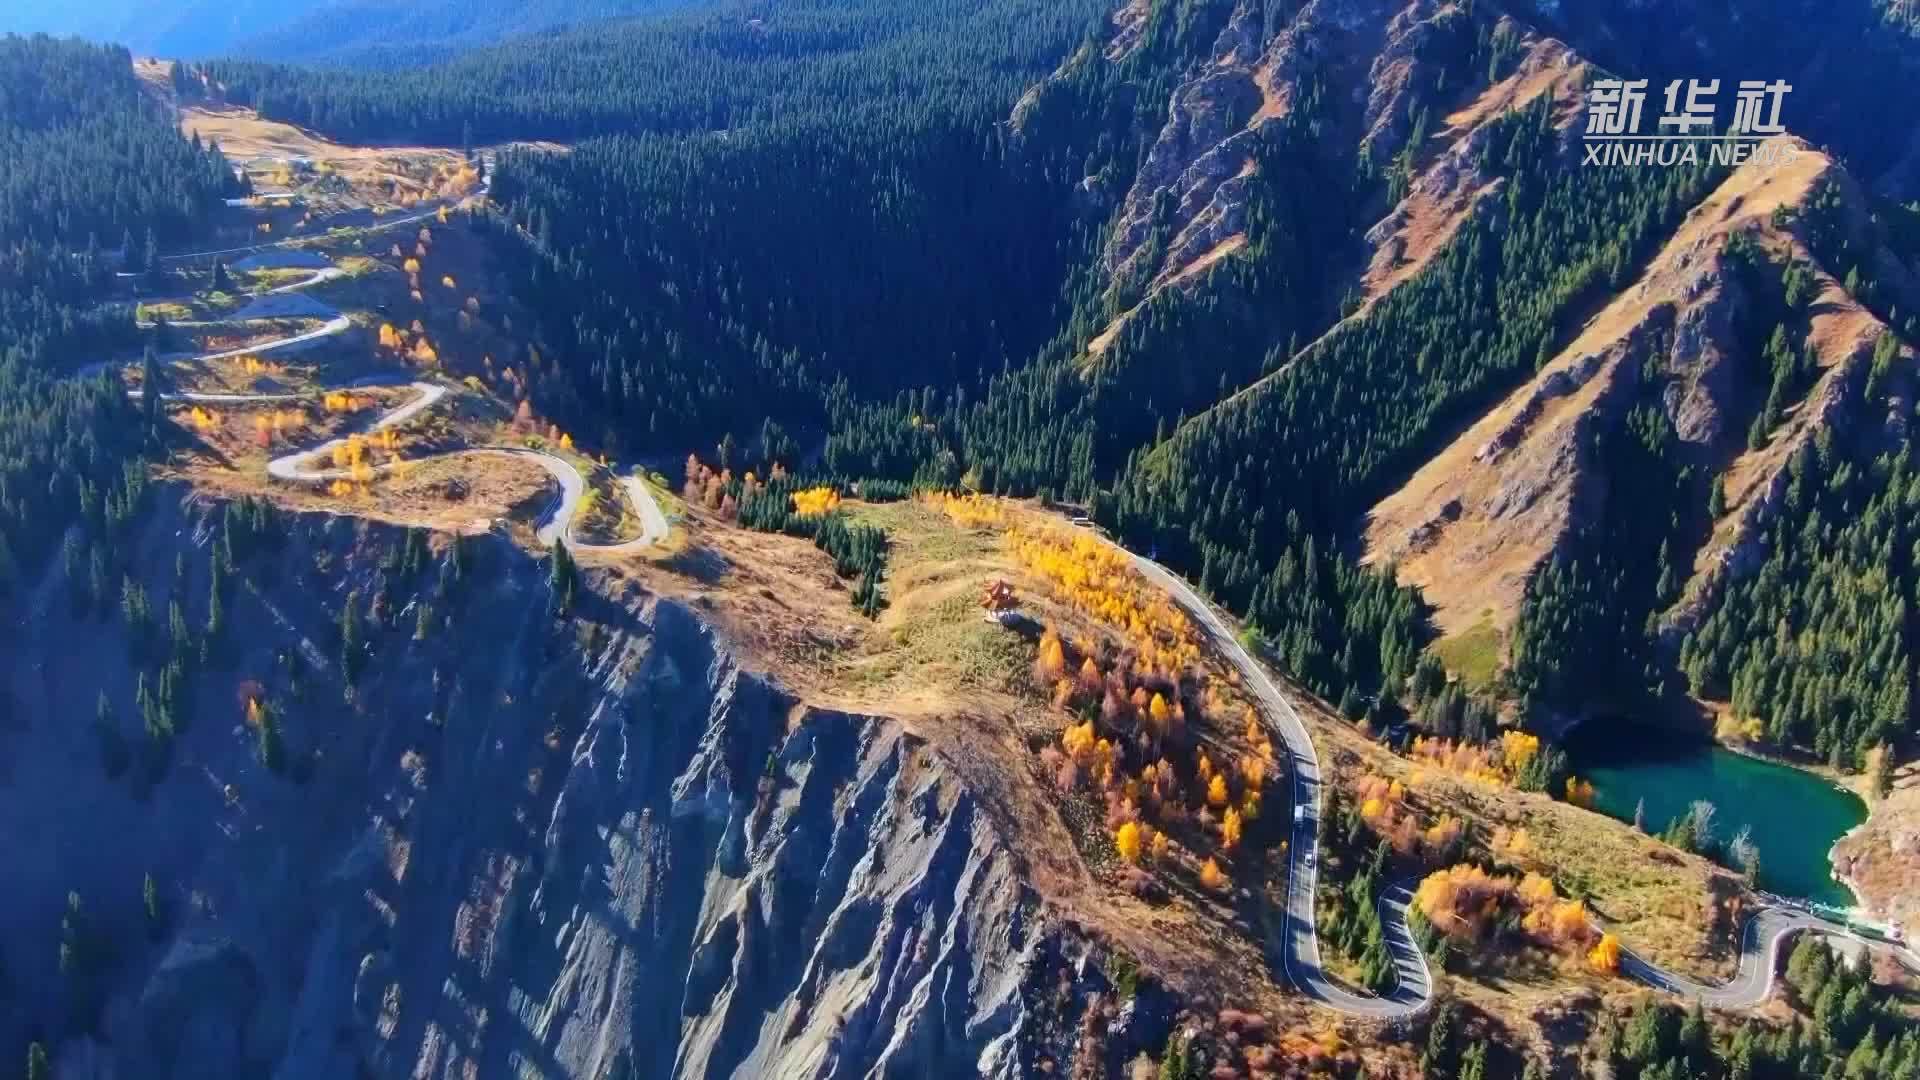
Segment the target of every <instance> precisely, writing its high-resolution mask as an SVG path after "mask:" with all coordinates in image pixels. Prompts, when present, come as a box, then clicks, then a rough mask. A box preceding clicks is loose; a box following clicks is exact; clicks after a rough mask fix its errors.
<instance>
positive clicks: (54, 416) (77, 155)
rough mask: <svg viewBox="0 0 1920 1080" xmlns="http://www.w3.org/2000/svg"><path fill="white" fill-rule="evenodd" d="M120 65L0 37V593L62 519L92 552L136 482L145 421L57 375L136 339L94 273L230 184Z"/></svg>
mask: <svg viewBox="0 0 1920 1080" xmlns="http://www.w3.org/2000/svg"><path fill="white" fill-rule="evenodd" d="M131 65H132V58H131V57H130V56H129V55H128V54H127V51H126V50H125V49H123V48H119V47H103V46H92V45H84V44H81V43H79V42H75V41H53V40H50V39H47V38H31V39H27V38H18V37H5V38H0V594H7V595H13V596H14V599H15V601H16V602H18V601H19V600H20V598H19V596H18V595H17V590H18V589H19V588H20V587H21V585H22V583H23V581H24V580H34V579H33V578H31V577H30V576H25V575H27V574H28V573H29V572H30V571H31V570H33V569H34V568H36V567H38V566H40V565H41V564H42V563H43V561H44V559H45V557H46V556H47V554H48V553H49V552H50V551H52V550H53V549H54V548H56V547H58V546H59V545H60V543H61V539H62V536H63V534H65V533H66V532H67V527H68V526H69V524H71V523H73V522H75V521H76V520H83V521H84V523H85V528H86V531H87V533H88V534H89V535H90V536H91V537H92V539H93V542H94V544H95V545H96V546H95V547H94V548H93V558H94V560H95V561H96V562H99V561H100V560H101V559H102V558H103V555H102V554H101V550H102V549H101V548H100V547H99V546H97V545H98V544H100V543H101V542H103V541H104V540H105V538H106V536H107V534H108V533H109V532H110V531H112V530H113V529H116V528H118V527H119V526H120V525H121V524H122V523H123V522H124V520H125V519H126V518H127V517H128V516H129V515H130V514H131V512H132V510H133V504H134V502H135V501H136V500H137V499H138V497H139V491H140V487H141V474H140V473H139V471H138V470H137V469H135V468H133V467H132V466H133V464H134V463H133V461H132V456H133V455H134V454H136V453H137V452H138V450H139V448H140V445H141V442H142V439H143V433H142V431H141V430H140V429H139V425H138V424H137V423H136V422H135V421H136V419H137V414H136V412H135V410H134V409H133V408H132V407H131V406H130V405H129V403H128V402H127V400H126V396H125V394H124V393H123V392H121V391H120V390H118V389H117V384H115V385H114V386H112V387H110V386H109V385H108V384H107V383H106V382H104V381H102V380H98V379H94V380H71V379H64V378H60V377H59V376H60V375H63V374H64V373H65V372H66V370H70V368H71V367H73V366H78V362H79V361H83V360H85V359H87V358H91V357H96V356H104V355H107V354H109V353H111V352H113V351H115V350H123V349H126V348H128V347H132V348H134V349H138V348H139V346H140V337H139V335H138V333H137V331H136V330H135V328H134V324H133V315H132V312H131V311H130V310H128V309H124V308H123V309H108V310H102V309H101V308H100V306H99V301H100V299H101V297H102V295H103V293H104V290H105V288H106V286H107V285H108V283H109V282H110V281H111V279H112V277H113V275H114V273H115V272H116V270H118V269H119V268H120V267H122V266H123V265H128V266H130V267H137V266H138V265H139V263H140V260H142V259H143V258H145V257H146V254H147V253H150V252H153V251H155V250H157V249H158V248H159V246H160V245H174V244H178V243H180V242H182V241H183V240H185V239H186V238H188V237H190V236H192V235H193V234H194V232H195V231H196V229H198V228H199V227H200V226H202V225H203V224H204V222H205V221H206V219H207V217H208V216H209V215H210V214H211V213H212V211H213V210H214V208H215V207H217V206H218V205H219V202H220V200H221V198H223V197H224V196H227V195H230V194H238V193H239V190H240V188H239V185H238V182H237V181H236V180H235V178H234V174H233V173H232V171H231V170H229V169H228V167H227V165H226V163H225V161H224V160H223V159H222V158H221V156H220V154H219V151H218V150H217V149H215V148H212V147H203V146H200V145H198V144H197V143H190V142H188V141H187V140H186V139H184V138H182V137H181V135H180V133H179V131H178V130H177V129H176V128H175V127H174V125H173V119H172V117H171V116H170V115H168V113H167V111H166V110H164V109H162V108H160V107H159V106H158V105H157V104H155V103H154V102H153V101H152V100H150V99H149V98H148V97H147V96H146V95H144V94H143V93H142V92H141V91H140V89H139V86H138V85H137V83H136V82H135V79H134V76H133V69H132V66H131ZM123 249H125V251H126V253H127V255H128V260H130V261H126V262H123V259H122V253H123ZM56 368H58V369H60V370H58V371H56V370H55V369H56ZM74 539H77V537H70V538H69V542H70V543H71V541H72V540H74ZM86 555H87V552H86V547H85V545H82V546H80V547H78V548H70V550H69V556H68V557H69V558H76V557H77V558H80V559H83V560H84V559H85V558H86ZM105 570H106V567H105V565H104V564H102V565H101V566H100V571H101V572H102V573H104V572H105Z"/></svg>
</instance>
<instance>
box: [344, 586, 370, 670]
mask: <svg viewBox="0 0 1920 1080" xmlns="http://www.w3.org/2000/svg"><path fill="white" fill-rule="evenodd" d="M366 661H367V650H366V644H365V642H364V641H362V640H361V630H360V592H359V590H357V589H356V590H354V591H353V592H350V593H348V594H347V602H346V603H345V604H344V605H342V606H341V608H340V675H341V677H342V678H343V679H345V680H346V684H347V687H348V689H349V690H351V689H352V688H353V686H354V685H355V684H357V683H358V682H359V681H360V671H361V669H362V668H363V667H364V666H365V665H366Z"/></svg>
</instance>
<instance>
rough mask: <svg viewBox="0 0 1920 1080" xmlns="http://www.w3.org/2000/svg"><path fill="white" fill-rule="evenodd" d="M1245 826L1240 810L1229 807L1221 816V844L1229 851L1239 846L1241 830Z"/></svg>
mask: <svg viewBox="0 0 1920 1080" xmlns="http://www.w3.org/2000/svg"><path fill="white" fill-rule="evenodd" d="M1244 828H1245V826H1244V825H1243V824H1242V821H1241V818H1240V811H1238V810H1235V809H1234V808H1233V807H1231V806H1229V807H1227V812H1226V813H1225V814H1222V815H1221V817H1220V846H1221V847H1224V848H1226V849H1227V850H1228V851H1232V850H1233V849H1235V848H1237V847H1239V846H1240V836H1241V831H1242V830H1243V829H1244Z"/></svg>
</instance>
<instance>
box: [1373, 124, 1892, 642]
mask: <svg viewBox="0 0 1920 1080" xmlns="http://www.w3.org/2000/svg"><path fill="white" fill-rule="evenodd" d="M1798 150H1799V153H1798V155H1797V156H1796V157H1795V159H1794V160H1793V161H1792V162H1791V163H1790V164H1784V165H1776V164H1773V163H1765V164H1759V163H1752V164H1748V165H1746V166H1743V167H1742V168H1741V169H1740V170H1738V171H1737V172H1735V173H1734V174H1733V175H1732V176H1730V177H1728V178H1727V180H1725V181H1724V182H1723V183H1722V184H1721V185H1720V186H1719V187H1718V188H1717V189H1715V191H1714V192H1713V193H1712V194H1711V195H1710V196H1708V197H1707V199H1705V200H1704V201H1703V202H1701V203H1700V204H1699V205H1698V206H1696V207H1695V208H1694V209H1693V210H1692V211H1691V212H1690V213H1689V215H1688V217H1687V220H1686V221H1685V222H1683V223H1682V224H1681V225H1680V227H1679V229H1678V230H1676V231H1675V232H1674V234H1673V235H1672V236H1671V237H1670V238H1669V239H1668V240H1667V242H1666V246H1665V248H1664V249H1663V250H1662V251H1661V253H1660V254H1659V255H1658V256H1656V257H1655V259H1654V260H1653V262H1652V263H1651V264H1650V265H1649V266H1648V268H1647V270H1646V272H1645V273H1644V274H1642V275H1641V277H1640V278H1639V280H1638V281H1637V282H1635V283H1634V284H1633V285H1631V286H1630V287H1628V288H1627V289H1626V290H1625V291H1623V292H1622V293H1620V294H1619V295H1618V296H1617V297H1616V298H1615V299H1614V300H1613V301H1612V302H1611V303H1609V304H1608V305H1607V306H1606V307H1605V308H1604V309H1602V310H1601V311H1600V312H1599V313H1597V314H1596V315H1594V316H1593V317H1592V318H1591V319H1590V320H1589V321H1588V322H1587V324H1586V326H1585V327H1584V328H1583V329H1582V331H1581V333H1580V334H1579V335H1578V336H1577V337H1575V338H1574V340H1573V341H1572V342H1570V343H1569V344H1568V345H1567V346H1566V347H1565V348H1564V349H1562V350H1561V352H1560V353H1559V355H1558V356H1556V357H1555V358H1554V359H1553V360H1552V361H1550V362H1549V363H1548V364H1547V365H1546V366H1545V367H1544V368H1542V369H1541V371H1540V373H1539V374H1538V375H1537V376H1535V378H1534V379H1533V380H1531V381H1530V382H1528V383H1526V384H1525V385H1523V386H1521V387H1520V388H1519V389H1517V390H1515V391H1514V392H1513V393H1512V394H1511V395H1509V396H1508V397H1507V398H1506V400H1505V401H1503V402H1502V403H1501V404H1499V405H1497V406H1496V407H1494V408H1493V409H1492V410H1491V411H1489V412H1488V413H1486V414H1485V415H1484V416H1482V417H1481V418H1480V420H1479V421H1478V422H1476V423H1475V424H1474V425H1473V426H1472V427H1470V428H1468V429H1467V430H1466V431H1465V432H1464V433H1463V434H1461V435H1460V436H1459V437H1458V438H1457V439H1455V440H1454V441H1453V442H1452V443H1451V444H1450V445H1448V446H1447V447H1446V448H1445V449H1442V450H1440V451H1439V452H1438V453H1436V454H1435V455H1433V456H1432V457H1431V458H1429V459H1428V460H1427V461H1426V462H1425V463H1424V464H1423V465H1422V466H1421V467H1420V469H1419V470H1418V471H1416V472H1415V473H1414V475H1413V476H1412V477H1411V478H1409V480H1408V481H1407V483H1406V484H1405V485H1404V486H1402V487H1401V488H1400V489H1399V490H1398V491H1397V492H1395V493H1394V494H1392V495H1389V496H1388V497H1387V498H1386V499H1384V500H1382V501H1381V502H1380V503H1378V504H1377V505H1376V506H1375V507H1374V508H1373V509H1372V511H1370V513H1369V516H1368V522H1367V526H1366V544H1367V557H1368V559H1369V560H1371V561H1379V562H1392V563H1395V564H1397V566H1398V570H1399V574H1400V579H1401V580H1402V581H1405V582H1409V583H1412V584H1415V585H1418V586H1419V587H1420V588H1421V590H1422V594H1423V595H1424V596H1425V598H1426V599H1427V601H1428V602H1429V603H1431V604H1432V605H1433V606H1434V609H1435V612H1434V617H1435V620H1436V622H1437V623H1438V624H1439V626H1440V627H1441V629H1442V631H1443V632H1448V633H1457V632H1460V631H1463V630H1466V629H1468V628H1470V627H1472V626H1474V625H1475V624H1477V623H1479V622H1481V621H1483V620H1484V621H1487V622H1489V623H1490V624H1491V625H1492V626H1493V627H1495V628H1496V629H1498V630H1501V631H1505V630H1507V629H1508V628H1509V627H1510V625H1511V623H1512V620H1513V618H1514V616H1515V615H1516V614H1517V613H1518V610H1519V607H1520V602H1521V599H1522V594H1523V593H1524V591H1525V587H1526V582H1527V580H1528V579H1529V578H1531V577H1532V575H1533V574H1534V572H1535V571H1537V570H1538V569H1539V567H1540V566H1541V565H1542V564H1544V563H1545V562H1546V561H1547V560H1548V559H1550V558H1551V557H1552V556H1553V555H1554V554H1556V553H1557V552H1558V551H1560V550H1561V548H1562V546H1563V544H1564V542H1565V541H1566V539H1567V538H1568V536H1569V534H1570V533H1572V532H1575V531H1579V530H1582V529H1584V528H1586V527H1588V526H1589V525H1590V524H1591V523H1592V522H1594V521H1596V520H1597V519H1598V518H1599V517H1600V516H1601V514H1603V513H1604V510H1603V508H1602V506H1601V503H1603V502H1604V501H1605V500H1607V499H1608V498H1609V494H1608V492H1609V491H1610V490H1613V489H1618V488H1620V487H1621V485H1623V484H1630V481H1629V480H1628V478H1625V477H1608V476H1607V475H1605V473H1604V471H1603V470H1602V469H1601V463H1600V462H1599V461H1598V460H1597V458H1596V457H1595V441H1596V438H1597V437H1598V435H1599V434H1600V432H1602V431H1606V430H1611V429H1614V428H1616V427H1618V426H1619V425H1620V424H1622V423H1623V422H1624V417H1625V412H1626V407H1627V405H1628V403H1629V402H1630V401H1631V399H1632V393H1631V386H1632V383H1633V380H1636V379H1638V378H1640V377H1641V371H1642V369H1643V367H1645V365H1647V364H1648V363H1649V362H1651V363H1654V364H1655V365H1657V366H1659V367H1661V368H1665V369H1668V370H1671V371H1674V372H1675V373H1677V374H1678V376H1679V377H1678V379H1677V380H1676V382H1675V383H1674V384H1672V385H1671V386H1670V387H1669V388H1668V390H1667V391H1666V393H1665V399H1664V400H1665V403H1666V407H1667V408H1668V409H1669V410H1670V415H1669V419H1670V421H1671V422H1672V424H1673V426H1674V429H1675V431H1676V433H1677V434H1678V436H1679V438H1680V440H1681V441H1682V443H1683V444H1684V445H1685V446H1686V447H1687V448H1688V449H1687V450H1686V451H1685V452H1686V453H1687V454H1689V455H1690V456H1692V457H1694V458H1697V459H1699V460H1701V461H1704V462H1709V463H1711V464H1712V467H1715V468H1719V467H1726V468H1727V469H1728V473H1727V475H1728V481H1727V483H1726V491H1727V498H1726V503H1727V507H1728V510H1729V511H1730V513H1731V516H1730V517H1728V518H1727V519H1725V520H1724V521H1723V522H1717V523H1716V526H1717V528H1718V529H1719V530H1720V531H1721V532H1722V533H1724V534H1725V535H1719V536H1716V538H1715V539H1714V540H1713V541H1712V542H1710V543H1709V544H1707V545H1706V546H1705V549H1704V550H1703V551H1702V553H1701V555H1700V562H1701V566H1700V567H1699V570H1700V572H1702V573H1705V572H1707V570H1708V568H1709V567H1711V566H1716V565H1717V564H1718V563H1719V562H1720V561H1722V560H1723V559H1724V557H1725V555H1726V553H1727V551H1728V549H1730V548H1733V547H1737V546H1738V545H1739V539H1738V537H1737V535H1735V534H1736V532H1737V530H1738V528H1739V522H1740V521H1742V520H1745V519H1747V518H1748V517H1750V516H1751V515H1753V514H1757V513H1760V512H1762V511H1761V508H1760V507H1759V506H1758V505H1754V504H1750V501H1749V499H1748V495H1749V493H1750V492H1753V491H1755V490H1756V489H1760V488H1765V487H1767V486H1769V485H1771V484H1772V483H1773V482H1774V480H1775V479H1776V478H1777V477H1778V476H1779V474H1780V470H1781V466H1782V464H1783V463H1784V462H1785V461H1786V460H1787V458H1788V457H1790V456H1791V455H1792V453H1793V451H1794V449H1795V447H1797V446H1798V445H1800V444H1801V443H1803V442H1805V441H1806V440H1807V439H1809V438H1811V436H1812V434H1813V432H1814V431H1816V430H1818V429H1820V428H1821V427H1822V426H1823V425H1824V424H1827V423H1830V422H1831V420H1832V416H1831V413H1832V409H1831V407H1830V406H1823V405H1821V404H1819V403H1820V402H1822V401H1830V400H1831V398H1832V394H1831V393H1830V392H1829V391H1828V390H1827V389H1826V387H1828V386H1829V385H1830V383H1829V382H1828V381H1827V380H1822V381H1821V382H1820V383H1818V384H1816V386H1815V387H1814V388H1813V390H1812V391H1811V394H1810V396H1811V399H1812V400H1811V401H1810V403H1809V404H1808V405H1807V406H1806V407H1805V408H1804V409H1801V410H1798V411H1797V412H1796V413H1795V416H1794V417H1793V419H1792V420H1791V421H1790V424H1789V427H1788V429H1787V430H1786V431H1785V432H1783V433H1782V434H1781V435H1780V436H1779V437H1778V438H1776V439H1774V440H1772V441H1771V442H1770V443H1768V445H1767V446H1766V447H1764V448H1762V449H1760V450H1756V451H1754V452H1753V453H1751V454H1746V453H1741V451H1743V450H1744V447H1742V446H1741V443H1740V440H1741V439H1742V438H1743V437H1744V435H1745V433H1746V428H1747V425H1748V422H1749V419H1750V417H1751V416H1752V414H1753V413H1754V412H1755V411H1756V410H1757V409H1758V408H1759V405H1760V401H1759V400H1758V398H1759V396H1760V395H1759V394H1758V393H1757V392H1756V390H1755V387H1754V385H1753V383H1754V382H1755V380H1754V379H1753V378H1752V377H1751V375H1750V373H1749V372H1747V371H1745V370H1743V365H1744V364H1745V363H1746V362H1747V361H1746V359H1745V358H1744V357H1743V355H1742V354H1743V353H1744V352H1745V351H1746V346H1747V343H1745V342H1743V341H1741V340H1739V339H1738V338H1737V337H1736V325H1737V324H1738V323H1739V321H1740V320H1741V317H1742V311H1741V308H1742V305H1743V304H1744V303H1745V302H1746V301H1745V300H1744V299H1743V298H1742V295H1741V291H1742V286H1741V285H1740V284H1739V283H1738V281H1737V280H1736V272H1735V270H1734V268H1733V267H1731V266H1729V265H1728V263H1727V261H1726V259H1725V257H1724V256H1723V254H1722V249H1723V248H1724V247H1725V244H1726V241H1727V237H1728V236H1730V235H1732V234H1733V233H1735V232H1745V233H1748V234H1750V235H1751V236H1753V237H1754V238H1756V242H1757V243H1759V244H1761V245H1762V246H1764V247H1766V248H1768V249H1769V250H1777V251H1778V252H1779V253H1780V255H1781V257H1782V258H1783V259H1784V258H1794V257H1797V258H1800V259H1804V260H1807V261H1810V262H1811V261H1813V257H1812V255H1811V253H1810V252H1808V251H1807V249H1806V246H1805V244H1804V242H1800V241H1796V240H1795V239H1794V238H1793V237H1792V235H1791V234H1790V233H1789V232H1788V231H1787V230H1786V229H1785V228H1782V227H1779V226H1776V225H1774V224H1773V221H1774V218H1775V213H1776V211H1783V214H1782V217H1783V219H1784V217H1785V212H1790V211H1793V210H1797V209H1801V208H1803V207H1805V206H1807V205H1808V204H1809V203H1810V202H1811V201H1812V199H1813V197H1814V194H1815V192H1816V190H1818V189H1819V188H1820V186H1821V185H1822V184H1824V183H1829V182H1833V181H1834V179H1835V178H1836V177H1837V176H1838V175H1839V170H1838V167H1837V166H1835V165H1834V164H1833V162H1832V161H1831V159H1829V158H1827V157H1826V156H1825V155H1823V154H1820V153H1818V152H1816V151H1813V150H1812V149H1811V148H1810V147H1805V146H1804V145H1802V146H1800V147H1798ZM1844 273H1845V271H1844V270H1842V271H1841V274H1842V276H1844ZM1826 280H1827V281H1828V282H1829V283H1831V284H1832V285H1834V286H1835V289H1834V295H1832V296H1830V297H1827V298H1825V299H1824V302H1823V301H1822V300H1821V299H1818V298H1817V299H1816V301H1815V302H1816V303H1817V304H1820V306H1821V307H1822V308H1823V310H1822V311H1821V312H1820V313H1819V314H1817V315H1816V316H1815V324H1816V326H1815V340H1816V342H1817V343H1818V352H1819V357H1820V358H1819V361H1818V364H1819V366H1820V367H1821V368H1822V369H1823V370H1825V369H1829V368H1835V367H1844V366H1845V365H1846V364H1847V363H1849V362H1853V361H1861V360H1864V359H1865V358H1866V357H1867V356H1868V355H1869V354H1870V353H1871V351H1872V346H1873V343H1874V342H1875V341H1876V340H1878V338H1879V337H1880V335H1881V334H1882V333H1884V332H1886V327H1885V326H1884V325H1883V324H1881V323H1880V322H1879V320H1877V319H1875V318H1874V317H1873V316H1872V315H1871V314H1870V313H1868V312H1867V311H1866V310H1865V309H1864V308H1863V307H1861V306H1860V305H1859V303H1857V302H1856V301H1854V300H1853V299H1852V298H1851V297H1849V296H1847V295H1846V294H1845V293H1844V292H1843V291H1841V290H1839V289H1838V288H1837V284H1838V283H1837V282H1834V281H1833V280H1832V278H1831V276H1830V275H1829V277H1828V278H1827V279H1826ZM1843 326H1844V329H1843V328H1842V327H1843ZM1663 349H1664V350H1668V351H1667V352H1666V355H1664V356H1662V355H1660V351H1661V350H1663ZM1736 454H1738V455H1739V456H1738V458H1737V460H1734V458H1735V455H1736ZM1702 587H1704V586H1702Z"/></svg>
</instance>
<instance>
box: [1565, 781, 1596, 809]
mask: <svg viewBox="0 0 1920 1080" xmlns="http://www.w3.org/2000/svg"><path fill="white" fill-rule="evenodd" d="M1567 801H1568V802H1570V803H1572V804H1573V805H1575V806H1579V807H1584V808H1586V809H1592V808H1593V781H1591V780H1582V779H1580V778H1579V777H1577V776H1569V777H1567Z"/></svg>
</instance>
